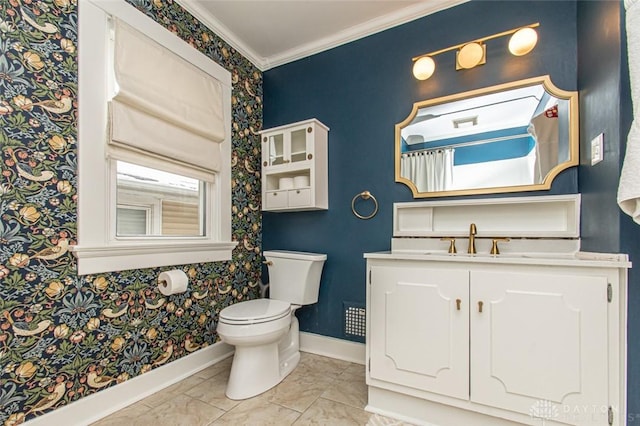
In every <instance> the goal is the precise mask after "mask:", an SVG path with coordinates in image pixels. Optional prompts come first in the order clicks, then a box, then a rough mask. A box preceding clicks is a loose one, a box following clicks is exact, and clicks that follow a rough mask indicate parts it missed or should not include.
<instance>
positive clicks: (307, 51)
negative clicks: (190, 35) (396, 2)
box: [175, 0, 469, 71]
mask: <svg viewBox="0 0 640 426" xmlns="http://www.w3.org/2000/svg"><path fill="white" fill-rule="evenodd" d="M175 1H176V3H178V4H180V5H181V6H182V7H183V8H184V9H185V10H187V11H188V12H189V13H191V14H192V15H193V16H194V17H196V18H197V19H198V20H199V21H200V22H202V23H203V24H204V25H206V26H207V27H208V28H209V29H210V30H211V31H213V32H214V33H215V34H216V35H218V36H219V37H220V38H222V39H223V40H224V41H226V42H227V43H229V45H231V46H232V47H233V48H234V49H236V50H237V51H238V52H239V53H241V54H242V55H243V56H245V57H246V58H247V59H248V60H249V61H251V62H252V63H253V64H254V65H255V66H256V67H257V68H258V69H259V70H260V71H267V70H268V69H271V68H274V67H277V66H280V65H284V64H287V63H289V62H293V61H296V60H298V59H302V58H306V57H307V56H311V55H314V54H316V53H320V52H323V51H325V50H329V49H332V48H334V47H338V46H341V45H343V44H346V43H349V42H352V41H355V40H358V39H361V38H364V37H367V36H369V35H372V34H375V33H378V32H381V31H384V30H387V29H389V28H393V27H395V26H398V25H402V24H405V23H407V22H411V21H413V20H416V19H418V18H422V17H423V16H427V15H430V14H432V13H435V12H439V11H441V10H445V9H448V8H451V7H454V6H457V5H459V4H462V3H465V2H467V1H469V0H431V1H423V2H420V3H418V4H415V5H413V6H409V7H406V8H404V9H401V10H398V11H396V12H393V13H390V14H387V15H384V16H381V17H379V18H376V19H372V20H370V21H367V22H364V23H362V24H360V25H356V26H353V27H351V28H348V29H346V30H344V31H340V32H337V33H335V34H333V35H331V36H329V37H325V38H322V39H319V40H316V41H314V42H312V43H307V44H304V45H302V46H300V47H297V48H295V49H290V50H287V51H285V52H282V53H280V54H277V55H273V56H270V57H267V58H265V57H263V56H260V55H258V54H257V53H256V52H255V51H254V50H253V49H252V48H251V47H250V46H247V45H246V44H245V43H244V42H243V41H242V40H240V39H238V37H237V36H236V35H235V34H234V33H233V32H232V31H231V30H230V29H229V28H228V27H226V26H225V25H224V24H223V23H222V22H220V21H219V20H218V19H217V18H215V17H214V16H213V15H211V13H209V12H207V11H205V10H203V8H202V7H200V6H198V5H197V4H195V3H194V2H193V1H191V0H175Z"/></svg>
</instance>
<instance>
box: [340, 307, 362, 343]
mask: <svg viewBox="0 0 640 426" xmlns="http://www.w3.org/2000/svg"><path fill="white" fill-rule="evenodd" d="M343 305H344V334H345V336H346V337H349V338H352V339H353V340H357V341H362V342H364V337H365V334H366V331H367V315H366V310H365V308H364V306H363V305H359V304H357V303H353V302H344V303H343Z"/></svg>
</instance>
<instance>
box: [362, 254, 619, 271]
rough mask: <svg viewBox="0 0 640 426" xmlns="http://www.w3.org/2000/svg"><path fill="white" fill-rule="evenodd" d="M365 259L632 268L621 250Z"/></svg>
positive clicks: (430, 255) (433, 255)
mask: <svg viewBox="0 0 640 426" xmlns="http://www.w3.org/2000/svg"><path fill="white" fill-rule="evenodd" d="M364 257H365V259H387V260H420V261H433V262H467V263H501V264H522V265H560V266H581V267H594V268H630V267H631V262H629V257H628V256H627V255H626V254H618V253H591V252H576V253H549V254H546V253H506V254H498V255H489V254H485V253H478V254H467V253H457V254H449V253H447V252H446V251H434V250H431V251H413V250H412V251H395V252H391V251H384V252H374V253H365V254H364Z"/></svg>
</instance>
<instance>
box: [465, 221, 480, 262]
mask: <svg viewBox="0 0 640 426" xmlns="http://www.w3.org/2000/svg"><path fill="white" fill-rule="evenodd" d="M477 232H478V231H477V229H476V224H475V223H472V224H471V226H469V249H468V250H467V253H469V254H476V233H477Z"/></svg>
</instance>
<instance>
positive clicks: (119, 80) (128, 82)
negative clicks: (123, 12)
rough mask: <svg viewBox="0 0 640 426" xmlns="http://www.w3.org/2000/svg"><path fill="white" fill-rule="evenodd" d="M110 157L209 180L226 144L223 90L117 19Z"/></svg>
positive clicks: (176, 56)
mask: <svg viewBox="0 0 640 426" xmlns="http://www.w3.org/2000/svg"><path fill="white" fill-rule="evenodd" d="M114 31H115V37H114V44H113V52H114V56H113V68H114V77H115V83H116V87H115V91H116V93H115V96H113V98H112V99H111V101H110V103H109V114H110V139H109V148H108V154H109V156H110V157H112V158H115V159H119V160H123V161H128V162H132V163H136V164H141V165H144V166H148V167H154V168H159V167H158V166H160V168H161V169H162V170H166V171H168V172H172V173H178V174H181V175H185V176H189V177H195V178H197V179H201V180H205V181H211V180H212V179H213V175H214V173H215V172H217V171H219V170H220V166H221V164H220V162H221V155H220V143H221V142H222V141H224V139H225V126H224V110H223V103H222V85H221V83H220V82H219V81H218V80H216V79H215V78H214V77H212V76H210V75H209V74H207V73H206V72H204V71H203V70H201V69H200V68H198V67H196V66H194V65H192V64H191V63H189V62H187V61H186V60H184V59H183V58H182V57H180V56H178V55H176V54H175V53H173V52H172V51H170V50H168V49H166V48H165V47H163V46H161V45H160V44H158V43H156V42H155V41H153V40H152V39H150V38H148V37H146V36H145V35H143V34H142V33H140V32H138V31H136V30H135V29H133V28H132V27H130V26H128V25H126V24H124V23H123V22H121V21H119V20H117V19H115V20H114Z"/></svg>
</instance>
